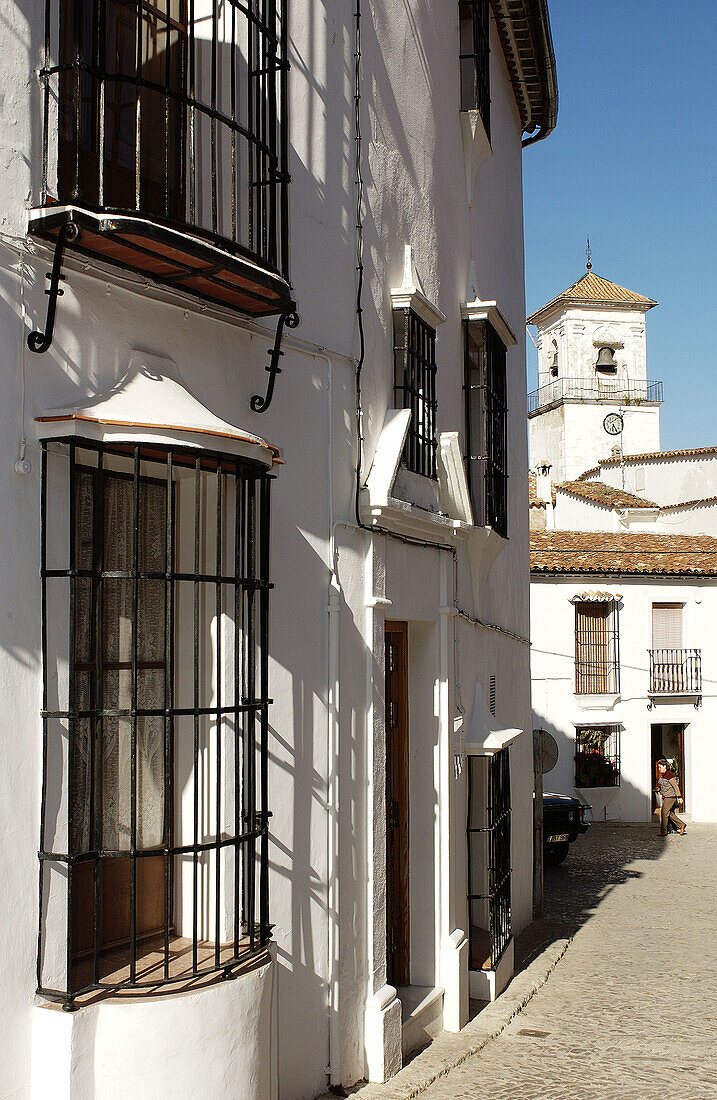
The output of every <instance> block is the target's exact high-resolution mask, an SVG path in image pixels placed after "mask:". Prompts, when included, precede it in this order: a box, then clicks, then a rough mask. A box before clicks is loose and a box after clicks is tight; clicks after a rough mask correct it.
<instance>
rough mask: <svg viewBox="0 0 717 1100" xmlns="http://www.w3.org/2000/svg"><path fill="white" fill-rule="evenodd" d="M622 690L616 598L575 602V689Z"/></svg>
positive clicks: (601, 692)
mask: <svg viewBox="0 0 717 1100" xmlns="http://www.w3.org/2000/svg"><path fill="white" fill-rule="evenodd" d="M619 690H620V664H619V634H618V613H617V602H616V601H615V600H604V601H603V600H601V601H578V602H576V604H575V693H576V694H577V695H604V694H610V693H614V692H617V691H619Z"/></svg>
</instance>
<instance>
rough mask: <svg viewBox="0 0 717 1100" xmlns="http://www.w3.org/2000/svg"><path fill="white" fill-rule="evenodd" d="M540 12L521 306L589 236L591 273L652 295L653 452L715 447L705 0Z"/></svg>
mask: <svg viewBox="0 0 717 1100" xmlns="http://www.w3.org/2000/svg"><path fill="white" fill-rule="evenodd" d="M550 17H551V24H552V29H553V41H554V44H555V53H556V58H557V67H558V88H559V95H560V109H559V113H558V125H557V128H556V130H555V131H554V133H553V134H552V135H551V136H550V137H549V138H547V139H546V140H545V141H542V142H538V143H537V145H535V146H532V147H530V148H528V149H526V151H525V153H524V154H523V167H524V187H525V244H526V302H527V307H528V313H530V312H531V311H532V310H534V309H537V307H538V306H540V305H543V304H544V303H545V302H547V301H548V300H549V299H550V298H552V297H553V296H554V295H555V294H557V293H559V292H560V291H561V290H564V289H565V287H567V286H569V285H570V284H571V283H572V282H574V280H575V279H577V278H579V276H580V275H581V274H582V273H583V272H584V271H585V237H586V235H587V234H589V235H590V243H591V246H592V264H593V271H596V272H597V273H598V274H599V275H603V276H605V278H607V279H611V280H612V281H613V282H616V283H620V284H621V285H623V286H627V287H629V288H630V289H631V290H636V291H638V292H639V293H640V294H645V295H647V296H648V297H649V298H654V299H656V300H657V301H658V302H659V303H660V304H659V306H658V307H657V308H656V309H653V310H651V311H650V312H649V313H648V314H647V363H648V369H647V373H648V377H649V378H654V379H661V380H662V381H663V382H664V384H665V403H664V405H663V406H662V413H661V426H662V447H663V449H671V448H677V447H699V446H706V445H710V444H717V351H716V344H717V309H716V308H715V307H716V305H717V294H716V293H715V286H716V285H717V275H716V273H715V262H716V261H717V232H716V228H715V227H716V210H715V207H716V203H715V198H716V195H717V155H716V153H715V146H716V144H717V139H716V138H715V135H714V134H713V132H712V128H713V126H714V111H715V107H716V106H717V2H716V0H680V2H679V3H675V0H669V2H668V0H550ZM533 332H534V330H533ZM535 385H536V358H535V351H534V349H533V348H532V345H531V344H530V343H528V388H529V389H534V388H535Z"/></svg>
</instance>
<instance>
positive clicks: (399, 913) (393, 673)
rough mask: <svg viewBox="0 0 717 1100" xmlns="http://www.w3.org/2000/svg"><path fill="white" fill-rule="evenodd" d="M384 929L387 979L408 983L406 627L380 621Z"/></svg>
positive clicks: (398, 983)
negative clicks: (383, 687) (383, 699)
mask: <svg viewBox="0 0 717 1100" xmlns="http://www.w3.org/2000/svg"><path fill="white" fill-rule="evenodd" d="M386 858H387V876H386V878H387V881H386V930H387V940H388V949H387V952H388V981H389V982H390V983H391V985H394V986H405V985H410V981H411V977H410V960H409V949H410V940H409V928H410V925H409V879H408V863H409V846H408V626H407V624H406V623H405V622H389V623H386Z"/></svg>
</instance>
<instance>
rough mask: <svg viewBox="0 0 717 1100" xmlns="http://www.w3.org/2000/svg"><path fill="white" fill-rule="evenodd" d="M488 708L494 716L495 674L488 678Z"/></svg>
mask: <svg viewBox="0 0 717 1100" xmlns="http://www.w3.org/2000/svg"><path fill="white" fill-rule="evenodd" d="M488 709H489V710H490V712H491V714H492V715H493V717H494V718H495V676H491V678H490V687H489V690H488Z"/></svg>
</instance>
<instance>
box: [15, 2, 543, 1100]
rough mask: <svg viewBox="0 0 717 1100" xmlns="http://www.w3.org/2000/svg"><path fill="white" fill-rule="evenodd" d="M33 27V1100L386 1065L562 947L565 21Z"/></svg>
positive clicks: (107, 11)
mask: <svg viewBox="0 0 717 1100" xmlns="http://www.w3.org/2000/svg"><path fill="white" fill-rule="evenodd" d="M2 10H3V30H2V36H3V51H2V57H3V62H2V68H1V71H0V81H1V82H2V100H1V102H2V108H1V109H0V119H1V121H2V126H1V127H0V148H1V149H2V158H3V165H4V177H3V178H4V188H3V195H2V198H1V199H0V252H1V254H2V263H1V264H0V280H1V281H2V295H1V300H0V318H1V322H0V349H1V352H2V354H1V355H0V364H1V367H0V369H1V370H2V375H3V395H4V400H3V403H2V407H1V408H2V411H1V414H0V415H1V416H2V426H3V431H2V433H1V434H0V440H1V442H0V454H1V455H2V462H1V463H0V500H1V501H2V507H3V523H2V525H0V538H1V540H2V542H1V548H2V559H3V566H4V575H3V585H2V595H1V596H0V601H1V602H0V623H2V632H3V633H2V638H1V639H0V684H1V685H2V698H3V704H4V713H5V716H6V721H5V722H4V724H3V732H2V735H1V736H2V755H3V761H4V769H3V775H4V778H3V794H2V798H1V799H0V873H1V874H2V879H3V883H4V897H5V902H4V904H3V906H2V909H1V910H0V938H1V942H2V945H3V958H4V963H3V967H2V973H1V974H0V1017H1V1020H2V1034H3V1056H2V1073H1V1075H0V1076H1V1079H0V1095H2V1096H8V1097H9V1096H13V1097H40V1096H47V1095H52V1096H54V1097H68V1098H69V1097H72V1098H73V1100H75V1098H77V1100H79V1098H84V1097H94V1098H96V1100H110V1098H115V1097H118V1096H120V1095H123V1096H124V1095H131V1096H133V1097H137V1098H141V1097H149V1096H170V1095H172V1096H178V1097H184V1096H194V1095H198V1094H203V1095H206V1096H211V1097H213V1098H215V1097H216V1098H217V1100H221V1098H225V1097H226V1098H228V1097H233V1098H236V1097H241V1098H242V1100H255V1098H256V1100H264V1098H266V1097H277V1096H278V1097H280V1098H282V1100H301V1098H310V1097H313V1096H315V1095H316V1094H318V1093H320V1092H322V1091H323V1090H324V1089H325V1088H326V1086H327V1083H331V1084H333V1085H338V1084H341V1083H343V1084H351V1083H352V1082H354V1081H356V1080H358V1079H361V1078H362V1077H364V1076H366V1077H369V1078H371V1079H374V1080H381V1079H384V1078H386V1077H389V1076H390V1075H391V1074H392V1073H394V1072H395V1071H396V1070H397V1069H398V1068H399V1067H400V1065H401V1062H402V1057H403V1052H404V1051H405V1050H407V1049H409V1048H410V1047H411V1046H413V1045H415V1044H416V1043H418V1042H421V1041H424V1040H425V1039H426V1038H427V1037H430V1036H432V1035H433V1034H435V1033H436V1032H437V1031H438V1030H440V1029H441V1028H442V1027H444V1028H449V1029H454V1030H455V1029H458V1028H459V1027H461V1026H462V1025H463V1024H464V1023H465V1021H466V1019H467V1013H468V997H469V992H470V990H471V989H472V990H473V993H474V995H479V996H482V995H486V996H491V995H494V994H495V992H496V990H497V989H498V988H499V987H500V985H501V984H503V983H504V982H505V981H506V980H507V978H508V977H509V975H510V970H511V965H512V944H513V938H514V936H515V934H517V933H518V932H519V931H520V930H521V929H522V928H523V927H525V925H526V924H527V923H528V922H529V920H530V919H531V904H532V867H531V858H530V853H531V851H532V841H531V837H532V802H531V791H532V740H531V734H530V703H529V675H530V674H529V659H528V652H529V651H528V644H527V634H528V586H527V570H528V526H527V520H526V515H527V494H526V492H525V490H524V488H523V485H524V479H523V477H522V471H523V470H524V469H525V465H526V460H527V454H526V445H525V421H524V415H525V396H524V388H523V382H522V380H523V377H524V357H523V350H522V346H521V343H520V342H518V341H517V340H516V336H514V335H513V334H514V333H515V334H518V333H520V331H521V328H522V324H523V317H524V291H523V273H522V271H523V233H522V183H521V157H522V145H523V143H524V141H530V140H536V139H537V138H539V137H542V136H545V134H547V133H549V132H550V130H551V129H552V127H553V125H554V123H555V113H556V103H557V95H556V89H555V72H554V58H553V53H552V46H551V40H550V28H549V22H548V14H547V8H546V5H545V3H544V2H543V0H521V2H518V3H513V2H511V3H508V2H507V0H494V2H492V3H488V0H471V2H462V3H458V2H456V3H454V4H453V5H452V6H449V8H448V10H447V9H446V8H445V6H444V5H438V4H430V5H423V6H421V7H420V8H416V7H415V6H411V7H410V9H409V7H408V6H407V5H405V4H403V3H401V2H399V0H375V2H373V3H367V2H364V3H363V4H361V3H357V2H356V0H352V2H348V0H347V2H343V0H341V2H336V0H332V2H331V3H323V2H312V3H302V2H298V0H281V2H277V0H267V2H263V0H262V3H261V4H259V3H258V0H249V2H244V0H241V2H240V0H228V2H224V3H218V2H214V3H212V2H211V0H206V2H205V0H201V2H200V0H196V2H195V3H190V4H186V3H182V2H179V0H160V2H158V3H154V2H152V3H150V2H149V0H141V2H140V3H139V4H136V3H134V2H133V3H128V2H127V3H125V2H124V0H101V2H99V3H98V4H92V5H89V4H82V3H80V2H79V0H33V2H32V3H30V4H26V5H20V4H15V3H10V2H9V0H6V2H4V3H3V5H2ZM526 134H527V135H530V136H529V137H527V138H524V135H526ZM46 273H48V274H47V275H46ZM46 291H47V292H48V293H46ZM267 318H268V320H267ZM299 319H300V325H299V326H298V327H297V321H298V320H299ZM265 368H266V369H267V370H268V374H267V373H266V370H265ZM469 803H470V807H469ZM469 810H470V813H469ZM470 830H473V831H472V832H471V831H470ZM486 830H487V831H486ZM469 847H470V858H469V855H468V853H469ZM38 852H39V860H38ZM511 867H512V874H511ZM469 895H470V896H471V898H472V900H469Z"/></svg>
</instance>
